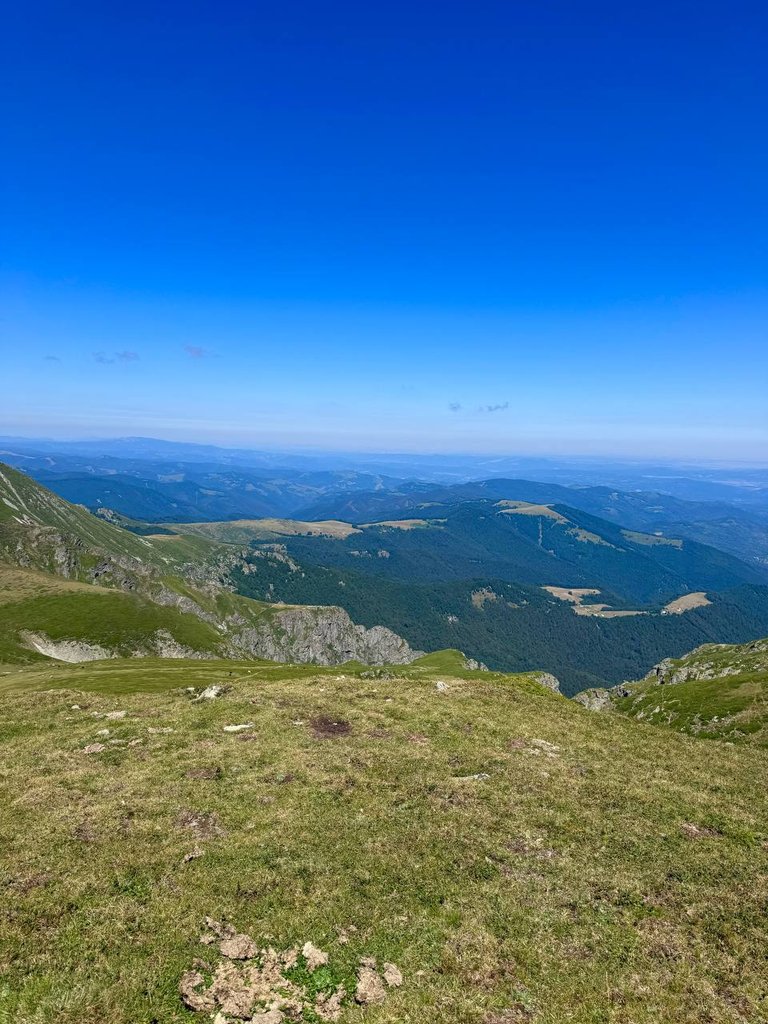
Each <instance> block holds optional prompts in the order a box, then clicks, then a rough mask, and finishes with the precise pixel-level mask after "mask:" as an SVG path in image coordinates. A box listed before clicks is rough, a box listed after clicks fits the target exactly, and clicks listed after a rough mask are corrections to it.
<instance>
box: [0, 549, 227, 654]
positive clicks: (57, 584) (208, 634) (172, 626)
mask: <svg viewBox="0 0 768 1024" xmlns="http://www.w3.org/2000/svg"><path fill="white" fill-rule="evenodd" d="M158 630H164V631H166V632H167V633H170V635H171V637H173V639H174V640H176V641H177V642H178V643H180V644H183V645H184V646H185V647H189V648H191V649H192V650H195V651H201V652H206V653H211V652H217V651H219V650H220V643H221V637H220V635H219V633H218V632H217V630H216V629H215V628H214V627H213V626H212V625H210V624H209V623H207V622H203V621H202V620H201V619H199V618H197V617H196V616H194V615H185V614H183V613H182V612H180V611H178V610H177V609H176V608H172V607H162V606H160V605H157V604H153V603H152V602H151V601H149V600H147V599H146V598H144V597H142V596H141V595H139V594H134V593H124V592H122V591H119V590H109V589H107V588H105V587H97V586H93V585H89V584H86V583H77V582H74V581H70V580H62V579H59V578H58V577H56V576H50V575H48V574H47V573H37V572H32V571H28V570H21V569H12V568H8V567H6V566H2V565H0V662H6V663H7V662H11V663H24V662H31V661H38V660H40V659H41V658H43V655H41V654H38V653H37V652H36V651H34V650H30V649H29V645H28V644H26V643H25V642H24V640H23V638H22V636H21V634H22V633H23V632H24V631H30V632H32V633H42V634H45V635H46V636H47V637H49V638H50V639H51V640H55V641H61V640H75V641H83V642H85V643H88V644H99V645H100V646H102V647H105V648H107V649H109V650H115V651H117V652H120V653H123V654H125V655H130V654H131V653H132V652H133V651H137V650H143V649H145V648H146V647H147V645H148V644H151V643H152V641H153V638H154V636H155V634H156V633H157V631H158ZM45 660H47V659H45Z"/></svg>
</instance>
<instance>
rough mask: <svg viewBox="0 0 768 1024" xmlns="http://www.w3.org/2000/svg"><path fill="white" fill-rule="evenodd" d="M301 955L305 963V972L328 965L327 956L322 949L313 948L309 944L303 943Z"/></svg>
mask: <svg viewBox="0 0 768 1024" xmlns="http://www.w3.org/2000/svg"><path fill="white" fill-rule="evenodd" d="M301 955H302V956H303V957H304V959H305V960H306V961H307V970H308V971H314V970H315V968H316V967H322V966H323V965H324V964H327V963H328V954H327V953H324V952H323V950H322V949H318V948H317V946H313V945H312V943H311V942H305V943H304V945H303V946H302V948H301Z"/></svg>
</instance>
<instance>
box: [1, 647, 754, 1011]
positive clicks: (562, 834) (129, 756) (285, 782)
mask: <svg viewBox="0 0 768 1024" xmlns="http://www.w3.org/2000/svg"><path fill="white" fill-rule="evenodd" d="M457 661H458V659H457V657H456V656H455V655H452V654H450V653H441V654H440V655H438V656H436V657H432V658H431V659H429V658H428V659H426V660H425V661H424V662H422V663H421V664H418V665H415V666H412V667H410V668H409V669H407V670H400V669H398V670H392V671H393V672H394V671H397V672H399V673H400V676H401V678H391V679H385V678H376V679H371V678H363V677H361V672H362V670H361V668H355V667H350V668H348V669H343V670H339V669H335V670H334V669H331V670H322V671H317V670H315V669H310V668H307V667H301V668H286V667H285V666H279V667H278V666H271V665H261V666H258V665H253V664H248V665H246V664H243V663H226V662H219V663H216V662H186V663H170V662H160V661H156V662H150V661H146V662H135V661H133V662H102V663H98V664H92V665H88V666H79V667H75V666H61V665H58V666H53V665H40V666H33V667H30V668H29V669H27V670H24V671H20V672H19V671H16V672H12V673H10V672H9V673H8V674H7V675H5V676H4V677H3V678H2V679H0V687H2V691H3V708H4V715H3V719H2V723H0V738H1V739H2V743H3V746H2V750H3V755H4V756H3V761H2V780H1V781H2V786H3V791H4V795H3V796H2V798H0V835H1V836H2V844H0V851H1V852H0V879H2V882H3V883H4V885H5V889H6V892H7V893H8V894H9V897H10V898H9V899H7V900H6V901H5V910H4V912H3V913H2V914H0V978H1V979H2V981H0V1020H9V1021H11V1020H13V1021H19V1022H22V1021H23V1022H27V1021H29V1022H32V1021H35V1022H37V1021H39V1022H44V1021H53V1020H55V1021H56V1022H57V1024H75V1022H77V1024H97V1022H99V1024H100V1022H102V1021H105V1020H109V1021H110V1022H111V1024H150V1022H151V1021H157V1022H162V1024H170V1022H178V1021H185V1020H193V1019H194V1017H193V1015H192V1014H190V1013H188V1012H186V1011H184V1010H183V1009H182V1007H181V1005H180V1002H179V998H178V994H177V984H178V980H179V977H180V976H181V974H182V973H183V972H184V971H185V970H187V969H188V968H189V967H190V966H191V965H192V961H193V960H194V958H195V957H199V956H202V957H204V958H205V959H207V960H209V961H210V962H215V961H216V959H217V955H216V954H215V953H214V951H212V950H210V949H209V948H206V947H204V946H201V945H199V943H198V941H197V938H198V935H199V934H200V930H201V918H202V916H203V915H204V914H212V915H214V916H219V917H220V916H227V917H228V918H230V919H231V920H232V921H233V922H234V923H235V924H236V925H237V927H238V928H241V929H244V930H245V931H247V932H249V933H250V934H251V935H253V937H254V938H255V939H256V940H257V941H260V940H264V939H265V938H266V937H267V936H271V938H270V940H269V941H270V942H272V943H273V944H274V945H276V946H277V947H278V948H284V947H285V946H287V945H289V944H292V943H295V942H298V943H303V942H304V941H306V940H307V939H311V940H313V941H314V942H315V943H317V944H319V945H320V946H322V947H323V948H324V949H326V950H328V952H329V953H330V955H331V967H332V968H333V970H334V971H335V972H336V973H337V974H338V975H339V976H341V977H344V978H349V977H350V975H351V973H352V971H353V969H354V966H355V964H356V963H357V959H358V957H359V956H361V955H364V954H369V953H370V954H373V955H375V956H377V957H379V959H380V961H383V960H391V961H393V962H395V963H396V964H398V966H399V967H400V968H401V969H402V971H403V973H404V975H405V984H404V986H403V988H402V989H399V990H397V991H393V992H392V993H390V994H389V996H388V998H387V1001H386V1002H385V1003H384V1004H383V1005H382V1006H380V1007H374V1008H370V1009H368V1010H366V1011H363V1010H361V1009H359V1008H356V1007H349V1008H347V1009H346V1011H345V1014H344V1017H343V1021H345V1022H348V1024H351V1022H357V1021H362V1020H365V1021H367V1022H370V1024H378V1022H389V1024H395V1022H398V1024H400V1022H413V1024H415V1022H417V1021H418V1022H419V1024H437V1022H444V1024H474V1022H477V1024H479V1022H486V1024H491V1022H493V1024H496V1022H497V1021H504V1022H505V1024H507V1022H510V1024H511V1022H515V1021H529V1020H530V1021H535V1022H537V1024H556V1022H557V1024H561V1022H563V1021H570V1022H575V1024H580V1022H584V1024H586V1022H589V1024H597V1022H609V1021H610V1022H616V1024H630V1022H631V1024H651V1022H653V1024H657V1022H670V1024H671V1022H673V1021H674V1022H676V1024H680V1022H690V1024H694V1022H695V1024H700V1022H702V1021H708V1022H710V1024H720V1022H736V1021H750V1022H756V1021H761V1020H766V1019H768V1006H766V1003H765V992H766V981H768V969H767V968H766V966H765V960H764V950H765V943H766V939H768V935H767V934H766V918H765V914H764V906H765V900H766V895H767V894H766V874H767V872H768V849H767V848H766V842H767V841H768V832H767V831H766V824H765V822H766V813H765V812H766V798H765V789H764V785H763V779H764V773H765V770H766V769H768V755H766V754H765V753H763V752H762V751H759V750H746V749H743V748H738V747H730V746H726V745H722V744H717V743H703V742H700V741H698V740H696V739H692V738H689V737H685V736H680V735H676V734H674V733H672V732H670V731H668V730H661V729H654V728H651V727H648V726H641V725H639V724H638V723H635V722H632V721H628V720H626V719H622V718H620V717H618V716H601V715H595V714H591V713H589V712H587V711H585V710H583V709H581V708H579V707H578V706H575V705H573V704H572V703H570V702H568V701H566V700H564V699H562V698H560V697H557V696H555V695H553V694H551V693H549V692H548V691H546V690H543V689H542V688H540V687H538V686H536V685H534V684H533V683H531V682H530V681H529V680H526V679H524V678H514V677H503V676H497V675H490V674H489V675H483V674H472V673H464V674H463V678H458V677H457V676H456V674H455V673H456V669H455V665H456V664H457ZM452 666H454V668H453V671H454V675H448V673H447V672H446V671H445V670H446V669H450V668H451V667H452ZM436 667H437V668H438V669H439V671H440V672H442V673H443V674H442V675H437V674H436V671H435V669H436ZM437 679H443V680H445V681H446V682H447V684H448V691H447V692H446V693H439V692H438V691H437V689H436V685H435V683H436V680H437ZM222 681H223V682H225V683H226V684H228V685H229V686H230V687H231V689H230V690H229V692H227V693H226V694H225V695H224V696H223V697H222V698H221V699H219V700H216V701H212V702H201V703H192V702H191V701H190V700H189V698H188V696H186V695H184V694H183V693H182V692H181V691H179V690H174V689H172V688H173V687H176V686H178V687H183V686H188V685H198V686H200V685H204V684H206V683H209V682H222ZM52 685H55V686H56V688H55V689H49V690H48V692H45V693H41V692H39V690H40V688H41V687H50V686H52ZM138 690H142V691H144V690H146V691H147V692H135V691H138ZM73 691H85V692H84V693H81V692H73ZM115 693H117V694H118V695H115ZM75 703H76V704H79V705H80V709H79V710H75V709H73V708H72V707H71V705H73V704H75ZM110 710H125V711H127V712H128V714H127V717H126V718H124V719H123V720H121V721H106V720H105V719H103V718H98V717H94V713H98V714H100V713H103V712H106V711H110ZM319 715H326V716H328V717H330V718H331V719H333V720H334V721H338V720H340V719H342V718H343V719H344V720H346V721H347V722H348V723H349V725H350V731H349V733H348V734H346V735H340V736H336V737H335V738H332V739H318V738H316V736H315V735H314V733H313V730H312V728H311V722H312V720H313V719H314V718H315V717H316V716H319ZM239 722H253V723H254V724H253V728H252V729H251V730H250V731H249V734H248V740H249V741H243V739H242V738H241V737H238V736H237V735H232V734H227V733H224V732H223V726H224V725H225V724H230V723H239ZM105 726H106V727H109V729H110V736H109V737H108V738H106V737H102V738H101V742H103V743H105V744H106V748H107V749H106V750H105V751H104V752H103V753H100V754H93V755H87V754H84V753H82V748H83V747H84V746H85V745H86V744H88V743H92V742H94V741H96V740H98V739H100V737H99V736H98V735H97V733H98V731H99V730H101V729H103V728H104V727H105ZM150 729H173V730H174V731H173V732H168V733H158V732H150V731H149V730H150ZM134 739H135V740H139V741H140V742H139V743H138V744H137V745H134V746H132V747H129V746H128V745H127V744H126V742H125V741H132V740H134ZM536 739H540V740H546V741H548V742H550V743H553V744H555V745H557V747H559V750H557V751H553V753H554V754H555V755H556V756H547V755H546V753H543V752H540V753H538V754H534V753H532V751H534V750H537V749H539V750H540V747H537V746H536V745H535V744H534V743H533V742H532V741H533V740H536ZM113 740H117V741H122V742H117V743H114V744H112V743H111V741H113ZM214 766H215V767H218V768H220V769H221V773H220V777H219V778H216V779H199V778H198V779H194V778H189V777H188V775H187V772H188V771H189V770H191V769H192V770H194V769H195V768H200V767H214ZM478 773H481V774H487V775H488V778H482V777H481V778H478V779H473V778H467V777H468V776H473V775H475V774H478ZM184 811H193V812H196V813H200V812H205V813H208V814H212V815H215V816H216V822H217V823H218V826H219V827H220V828H221V829H222V831H223V834H219V835H217V836H214V837H212V838H210V839H207V840H200V839H196V838H195V836H194V835H192V834H191V833H190V831H189V829H186V828H184V827H180V820H181V818H180V816H181V815H183V812H184ZM691 825H695V826H697V827H698V829H699V830H700V834H696V832H692V830H691V828H690V826H691ZM684 826H685V827H684ZM224 833H225V834H224ZM196 845H197V846H199V847H200V848H201V849H202V851H203V856H202V857H200V858H199V859H195V860H192V861H190V862H189V863H186V864H184V863H182V859H183V857H184V855H185V854H186V853H188V852H189V851H191V850H192V849H193V848H194V847H195V846H196ZM350 924H354V925H355V926H356V927H357V928H358V929H359V931H358V932H357V933H356V934H353V936H352V940H351V942H350V943H349V945H341V944H339V943H338V941H337V938H336V932H335V929H336V928H337V927H346V926H348V925H350ZM419 972H423V973H419ZM505 1012H506V1016H499V1014H502V1013H505ZM201 1019H205V1018H201Z"/></svg>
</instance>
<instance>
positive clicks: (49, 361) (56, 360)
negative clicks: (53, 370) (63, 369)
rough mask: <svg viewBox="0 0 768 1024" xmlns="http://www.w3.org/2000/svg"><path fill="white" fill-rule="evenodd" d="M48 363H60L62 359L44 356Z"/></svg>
mask: <svg viewBox="0 0 768 1024" xmlns="http://www.w3.org/2000/svg"><path fill="white" fill-rule="evenodd" d="M43 359H44V360H45V361H46V363H60V362H61V359H59V357H58V356H43Z"/></svg>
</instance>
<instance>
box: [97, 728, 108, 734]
mask: <svg viewBox="0 0 768 1024" xmlns="http://www.w3.org/2000/svg"><path fill="white" fill-rule="evenodd" d="M96 735H97V736H109V729H99V730H98V732H97V733H96Z"/></svg>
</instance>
